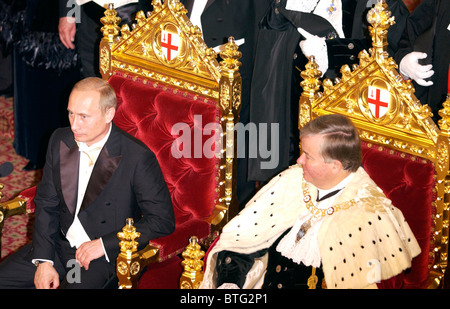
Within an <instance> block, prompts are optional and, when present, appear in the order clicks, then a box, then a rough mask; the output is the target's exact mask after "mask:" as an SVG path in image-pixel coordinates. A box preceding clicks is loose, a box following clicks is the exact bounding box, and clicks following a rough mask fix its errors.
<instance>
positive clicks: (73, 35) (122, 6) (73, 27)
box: [58, 0, 151, 77]
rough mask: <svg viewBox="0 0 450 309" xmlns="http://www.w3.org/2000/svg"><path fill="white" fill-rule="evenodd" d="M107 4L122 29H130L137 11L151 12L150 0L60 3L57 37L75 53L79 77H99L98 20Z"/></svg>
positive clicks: (62, 1) (72, 0)
mask: <svg viewBox="0 0 450 309" xmlns="http://www.w3.org/2000/svg"><path fill="white" fill-rule="evenodd" d="M108 3H112V4H114V9H115V10H116V11H117V13H118V14H117V16H118V17H120V18H121V25H122V24H128V25H131V24H132V23H133V22H134V18H135V16H136V13H137V12H139V11H140V10H143V11H144V12H147V11H149V10H151V4H150V3H151V1H150V0H107V1H104V0H59V25H58V30H59V37H60V39H61V42H62V43H63V44H64V46H65V47H66V48H68V49H76V51H77V54H78V56H79V60H80V62H81V76H82V77H88V76H97V77H100V72H99V44H100V40H101V38H102V33H101V31H100V28H101V27H103V24H102V23H101V22H100V19H101V18H102V17H103V16H104V15H105V14H104V12H105V8H104V5H105V4H108ZM78 14H79V16H77V15H78Z"/></svg>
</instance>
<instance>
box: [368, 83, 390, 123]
mask: <svg viewBox="0 0 450 309" xmlns="http://www.w3.org/2000/svg"><path fill="white" fill-rule="evenodd" d="M367 96H368V97H367V102H368V103H369V108H370V111H371V112H372V114H373V115H375V118H380V117H383V116H384V115H385V114H386V113H387V111H388V108H389V102H390V101H391V94H390V93H389V91H387V90H383V89H380V88H377V87H374V86H369V91H368V94H367Z"/></svg>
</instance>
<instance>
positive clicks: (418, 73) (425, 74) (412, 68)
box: [399, 52, 434, 87]
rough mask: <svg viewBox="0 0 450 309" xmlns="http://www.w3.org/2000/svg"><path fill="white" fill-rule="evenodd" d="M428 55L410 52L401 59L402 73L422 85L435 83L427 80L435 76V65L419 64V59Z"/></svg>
mask: <svg viewBox="0 0 450 309" xmlns="http://www.w3.org/2000/svg"><path fill="white" fill-rule="evenodd" d="M426 57H427V54H426V53H421V52H410V53H409V54H407V55H406V56H405V57H403V59H402V60H401V61H400V66H399V68H400V73H401V74H402V75H404V76H406V77H407V78H411V79H413V80H414V81H415V82H416V83H418V84H419V85H421V86H425V87H427V86H431V85H433V82H432V81H426V80H425V79H426V78H429V77H431V76H433V74H434V71H433V70H432V68H433V66H432V65H431V64H427V65H421V64H419V59H425V58H426Z"/></svg>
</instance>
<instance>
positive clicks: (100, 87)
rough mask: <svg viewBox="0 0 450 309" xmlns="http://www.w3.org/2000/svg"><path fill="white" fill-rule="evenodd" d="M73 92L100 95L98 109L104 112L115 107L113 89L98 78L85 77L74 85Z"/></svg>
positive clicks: (115, 101) (115, 99)
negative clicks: (89, 92)
mask: <svg viewBox="0 0 450 309" xmlns="http://www.w3.org/2000/svg"><path fill="white" fill-rule="evenodd" d="M73 90H77V91H92V90H94V91H97V92H98V93H100V109H101V110H102V112H104V113H105V112H106V111H107V110H108V109H110V108H116V107H117V97H116V92H115V91H114V88H113V87H112V86H111V85H110V84H109V83H108V82H107V81H104V80H103V79H101V78H98V77H86V78H84V79H82V80H80V81H79V82H77V83H76V84H75V86H74V87H73V89H72V91H73Z"/></svg>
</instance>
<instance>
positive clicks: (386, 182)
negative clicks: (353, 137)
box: [363, 143, 435, 288]
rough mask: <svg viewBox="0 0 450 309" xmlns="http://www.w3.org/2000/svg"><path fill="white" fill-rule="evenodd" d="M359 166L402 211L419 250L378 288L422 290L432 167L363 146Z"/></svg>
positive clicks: (416, 158)
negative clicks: (401, 270) (403, 268)
mask: <svg viewBox="0 0 450 309" xmlns="http://www.w3.org/2000/svg"><path fill="white" fill-rule="evenodd" d="M363 166H364V169H365V170H366V171H367V173H368V174H369V175H370V177H371V178H372V179H373V180H374V181H375V183H376V184H377V185H378V186H379V187H380V188H381V189H382V190H383V192H384V193H385V194H386V196H387V197H388V198H389V199H390V200H391V201H392V203H393V205H394V206H396V207H397V208H399V209H400V210H401V211H402V212H403V215H404V216H405V219H406V221H407V222H408V224H409V225H410V227H411V230H412V231H413V233H414V235H415V237H416V239H417V241H418V242H419V245H420V247H421V249H422V252H421V254H420V255H419V256H418V257H416V258H414V260H413V262H412V267H411V269H410V270H408V271H406V272H404V273H403V274H401V275H399V276H397V277H395V278H392V279H391V280H387V281H383V282H381V283H380V284H379V287H385V288H394V287H395V288H422V287H424V284H425V283H426V280H427V277H428V264H429V254H428V252H429V251H430V240H431V231H432V229H431V227H432V220H431V216H432V209H433V207H432V202H433V200H434V199H435V194H434V186H435V178H434V175H435V169H434V167H433V164H432V163H431V162H429V161H426V160H423V159H421V158H418V157H414V156H410V155H405V154H401V153H399V152H397V151H392V150H390V149H387V148H379V147H378V146H376V145H373V146H371V147H368V145H367V144H366V143H363Z"/></svg>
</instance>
